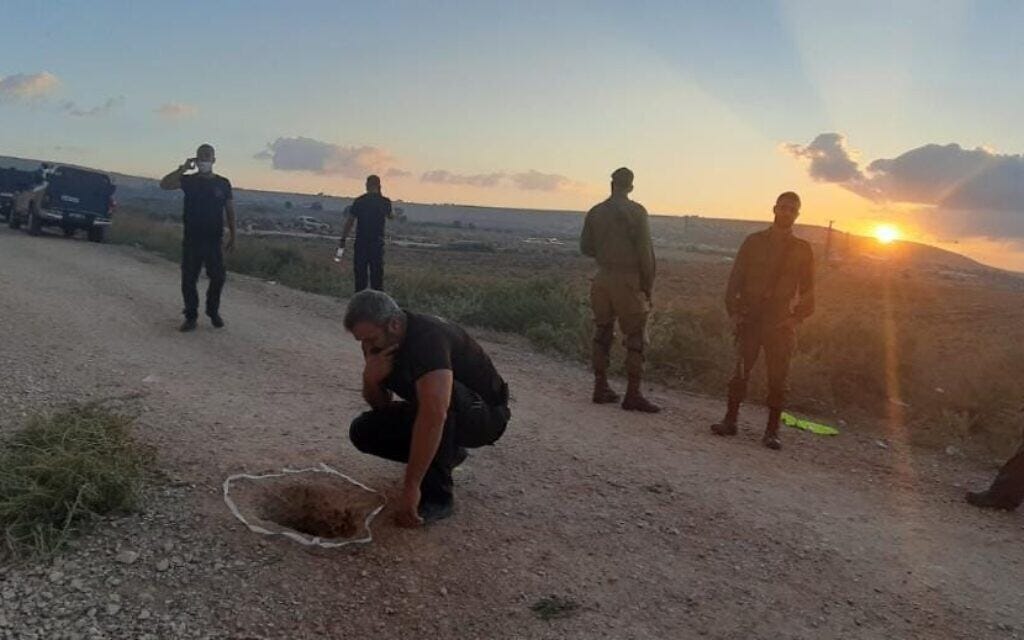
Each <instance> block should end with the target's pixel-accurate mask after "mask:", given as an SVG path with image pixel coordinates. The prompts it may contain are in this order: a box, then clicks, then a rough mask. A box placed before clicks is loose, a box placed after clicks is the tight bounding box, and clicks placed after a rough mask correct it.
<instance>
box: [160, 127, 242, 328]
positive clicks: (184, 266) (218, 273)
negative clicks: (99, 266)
mask: <svg viewBox="0 0 1024 640" xmlns="http://www.w3.org/2000/svg"><path fill="white" fill-rule="evenodd" d="M215 161H216V157H215V154H214V150H213V147H212V146H210V145H208V144H204V145H201V146H200V147H199V149H197V150H196V157H195V158H189V159H188V160H186V161H185V163H184V164H182V165H181V166H180V167H178V168H177V169H175V170H174V171H172V172H170V173H168V174H167V175H166V176H164V178H163V180H161V181H160V188H161V189H165V190H168V191H172V190H174V189H181V190H182V191H184V192H185V208H184V213H183V215H182V221H183V223H184V225H185V234H184V237H183V239H182V244H181V295H182V298H184V300H185V309H184V312H183V313H184V314H185V322H184V323H182V325H181V331H193V330H195V328H196V318H197V317H198V315H199V293H198V292H197V291H196V283H197V282H198V280H199V272H200V271H201V270H202V268H203V266H204V265H205V266H206V275H207V277H209V278H210V286H209V288H208V289H207V290H206V315H207V316H209V317H210V323H211V324H212V325H213V326H214V327H216V328H218V329H219V328H221V327H223V326H224V320H223V319H222V318H221V317H220V294H221V290H222V289H223V288H224V280H225V278H226V275H227V274H226V271H225V270H224V253H223V251H222V245H221V242H222V241H223V238H224V216H225V213H226V214H227V223H228V241H227V243H226V245H224V248H226V249H227V250H228V251H231V250H232V249H234V247H235V205H234V201H233V200H232V195H231V182H229V181H228V179H227V178H224V177H222V176H219V175H217V174H215V173H214V172H213V163H214V162H215ZM191 169H196V170H197V171H196V173H190V174H186V173H185V172H186V171H189V170H191Z"/></svg>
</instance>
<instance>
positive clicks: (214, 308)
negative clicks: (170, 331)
mask: <svg viewBox="0 0 1024 640" xmlns="http://www.w3.org/2000/svg"><path fill="white" fill-rule="evenodd" d="M204 266H205V267H206V276H207V277H208V278H209V279H210V286H209V287H208V288H207V289H206V315H209V316H214V315H217V314H218V313H219V312H220V294H221V291H222V290H223V289H224V281H225V280H226V278H227V272H226V271H225V269H224V251H223V249H222V248H221V243H220V238H217V239H216V240H210V241H204V242H194V241H186V242H184V243H183V244H182V246H181V297H182V298H183V299H184V301H185V309H184V311H183V312H182V313H184V314H185V317H186V318H189V319H191V320H195V319H196V317H197V316H198V312H199V292H198V291H196V283H198V282H199V273H200V272H201V271H202V270H203V267H204Z"/></svg>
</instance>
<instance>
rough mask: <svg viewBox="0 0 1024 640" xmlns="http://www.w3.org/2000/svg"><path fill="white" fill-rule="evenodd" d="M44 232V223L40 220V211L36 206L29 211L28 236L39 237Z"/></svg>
mask: <svg viewBox="0 0 1024 640" xmlns="http://www.w3.org/2000/svg"><path fill="white" fill-rule="evenodd" d="M42 230H43V221H42V220H41V219H40V218H39V210H38V209H36V208H35V206H34V205H33V206H31V207H29V209H28V235H30V236H38V235H39V234H40V233H41V232H42Z"/></svg>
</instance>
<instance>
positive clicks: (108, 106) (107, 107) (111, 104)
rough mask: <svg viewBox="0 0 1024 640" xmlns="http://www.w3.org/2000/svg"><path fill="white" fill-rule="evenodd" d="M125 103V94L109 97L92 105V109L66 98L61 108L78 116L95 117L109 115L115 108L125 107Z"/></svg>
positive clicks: (69, 113) (71, 114)
mask: <svg viewBox="0 0 1024 640" xmlns="http://www.w3.org/2000/svg"><path fill="white" fill-rule="evenodd" d="M124 103H125V99H124V96H117V97H116V98H107V100H106V102H104V103H103V104H101V105H97V106H95V107H92V108H91V109H83V108H82V107H79V106H78V105H77V104H75V103H74V102H72V101H71V100H65V101H64V102H62V103H60V108H61V110H62V111H64V113H66V114H68V115H69V116H74V117H76V118H94V117H97V116H105V115H109V114H110V113H112V112H114V111H115V110H117V109H120V108H121V107H123V106H124Z"/></svg>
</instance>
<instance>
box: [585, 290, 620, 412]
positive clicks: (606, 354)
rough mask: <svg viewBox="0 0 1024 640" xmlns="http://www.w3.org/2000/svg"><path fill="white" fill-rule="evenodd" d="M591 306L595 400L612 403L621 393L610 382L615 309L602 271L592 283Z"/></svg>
mask: <svg viewBox="0 0 1024 640" xmlns="http://www.w3.org/2000/svg"><path fill="white" fill-rule="evenodd" d="M590 307H591V310H592V311H593V314H594V344H593V352H592V354H591V363H592V365H593V369H594V394H593V401H594V403H595V404H611V403H615V402H618V401H619V394H617V393H616V392H615V391H614V390H613V389H612V388H611V385H609V384H608V367H609V366H610V364H611V349H612V341H614V340H615V310H614V307H613V306H612V300H611V296H610V295H609V293H608V289H607V284H606V283H605V282H604V278H603V277H602V275H601V274H600V273H599V274H597V275H595V276H594V280H593V282H591V284H590Z"/></svg>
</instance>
